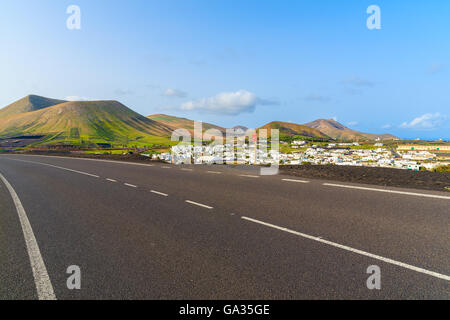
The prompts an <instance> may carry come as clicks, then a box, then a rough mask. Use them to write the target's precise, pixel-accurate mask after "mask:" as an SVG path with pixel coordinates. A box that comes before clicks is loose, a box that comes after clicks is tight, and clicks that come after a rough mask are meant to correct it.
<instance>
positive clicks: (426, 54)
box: [0, 0, 450, 139]
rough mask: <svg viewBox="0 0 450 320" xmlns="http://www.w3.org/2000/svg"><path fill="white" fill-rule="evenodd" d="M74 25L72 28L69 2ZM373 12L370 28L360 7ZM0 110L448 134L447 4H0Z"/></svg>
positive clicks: (357, 0) (185, 0)
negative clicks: (112, 109) (88, 102)
mask: <svg viewBox="0 0 450 320" xmlns="http://www.w3.org/2000/svg"><path fill="white" fill-rule="evenodd" d="M72 4H74V5H78V6H79V7H80V9H81V30H69V29H68V28H67V27H66V20H67V18H68V17H69V14H67V13H66V9H67V7H68V6H69V5H72ZM371 4H376V5H378V6H379V7H380V9H381V30H369V29H368V28H367V26H366V20H367V18H368V17H369V15H368V14H367V13H366V9H367V7H368V6H369V5H371ZM0 49H1V50H0V72H1V73H0V74H1V76H0V106H6V105H7V104H9V103H11V102H13V101H15V100H17V99H18V98H20V97H22V96H25V95H27V94H30V93H33V94H39V95H43V96H48V97H54V98H66V97H72V99H77V97H78V99H114V100H119V101H121V102H122V103H124V104H125V105H127V106H128V107H130V108H132V109H134V110H135V111H137V112H139V113H141V114H143V115H149V114H154V113H168V114H172V115H176V116H183V117H187V118H191V119H195V120H202V121H207V122H213V123H216V124H219V125H222V126H226V127H230V126H234V125H245V126H248V127H259V126H261V125H263V124H265V123H267V122H269V121H273V120H280V121H292V122H296V123H305V122H309V121H312V120H315V119H317V118H336V119H337V120H338V121H339V122H341V123H343V124H344V125H347V126H349V127H351V128H354V129H356V130H360V131H366V132H373V133H382V132H389V133H393V134H395V135H398V136H400V137H403V138H419V137H420V138H426V139H438V138H444V139H450V108H449V106H450V1H447V0H442V1H437V0H436V1H430V2H425V1H411V0H410V1H379V0H376V1H375V0H372V1H363V0H354V1H350V0H349V1H331V0H330V1H325V0H315V1H313V0H312V1H301V0H295V1H283V0H280V1H275V0H271V1H267V0H227V1H226V0H178V1H172V0H164V1H163V0H158V1H149V0H142V1H138V0H135V1H113V0H108V1H104V0H95V1H92V0H86V1H85V0H71V1H62V0H59V1H50V0H41V1H21V0H16V1H8V2H6V1H2V3H1V4H0Z"/></svg>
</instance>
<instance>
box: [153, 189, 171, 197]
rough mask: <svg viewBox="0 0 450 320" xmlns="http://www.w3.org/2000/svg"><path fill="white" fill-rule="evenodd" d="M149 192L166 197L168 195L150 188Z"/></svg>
mask: <svg viewBox="0 0 450 320" xmlns="http://www.w3.org/2000/svg"><path fill="white" fill-rule="evenodd" d="M150 192H151V193H155V194H159V195H160V196H164V197H168V196H169V195H168V194H167V193H163V192H159V191H155V190H151V191H150Z"/></svg>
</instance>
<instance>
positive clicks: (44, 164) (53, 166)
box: [14, 159, 100, 178]
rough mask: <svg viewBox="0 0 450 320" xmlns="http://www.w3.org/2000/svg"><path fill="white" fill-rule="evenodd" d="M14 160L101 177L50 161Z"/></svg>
mask: <svg viewBox="0 0 450 320" xmlns="http://www.w3.org/2000/svg"><path fill="white" fill-rule="evenodd" d="M14 160H15V161H21V162H28V163H35V164H41V165H43V166H48V167H52V168H56V169H61V170H66V171H70V172H75V173H79V174H83V175H85V176H90V177H94V178H100V177H99V176H97V175H95V174H91V173H87V172H83V171H78V170H73V169H69V168H64V167H59V166H55V165H53V164H48V163H43V162H35V161H27V160H20V159H14Z"/></svg>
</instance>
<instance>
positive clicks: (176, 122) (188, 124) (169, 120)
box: [147, 114, 226, 137]
mask: <svg viewBox="0 0 450 320" xmlns="http://www.w3.org/2000/svg"><path fill="white" fill-rule="evenodd" d="M147 118H149V119H150V120H153V121H155V122H157V123H160V124H161V125H163V126H165V127H168V128H170V132H168V133H167V134H168V135H169V136H170V135H171V134H172V132H173V131H175V130H176V129H186V130H188V131H189V133H190V134H191V136H194V121H193V120H189V119H186V118H179V117H174V116H169V115H166V114H154V115H150V116H148V117H147ZM202 129H203V132H205V131H206V130H209V129H217V130H219V131H220V132H222V134H223V135H224V137H225V132H226V129H225V128H222V127H219V126H216V125H214V124H211V123H207V122H203V123H202Z"/></svg>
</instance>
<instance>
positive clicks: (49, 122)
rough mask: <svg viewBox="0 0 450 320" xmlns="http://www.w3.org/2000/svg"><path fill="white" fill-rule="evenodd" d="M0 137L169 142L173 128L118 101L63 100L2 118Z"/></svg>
mask: <svg viewBox="0 0 450 320" xmlns="http://www.w3.org/2000/svg"><path fill="white" fill-rule="evenodd" d="M0 128H1V129H0V137H3V138H5V137H14V136H24V135H41V136H45V138H44V140H43V141H42V143H44V144H65V145H67V144H69V145H79V144H83V141H84V143H86V142H87V141H89V142H90V143H114V144H126V145H128V144H130V145H142V144H148V143H161V142H167V141H168V139H167V138H166V137H167V132H168V131H170V128H167V127H165V126H164V125H162V124H160V123H157V122H155V121H152V120H150V119H147V118H145V117H143V116H141V115H139V114H138V113H136V112H134V111H132V110H131V109H129V108H127V107H126V106H124V105H123V104H121V103H119V102H117V101H74V102H64V103H60V104H57V105H54V106H50V107H44V108H41V109H39V110H36V111H31V112H26V113H20V114H13V115H10V116H6V117H2V118H0Z"/></svg>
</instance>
